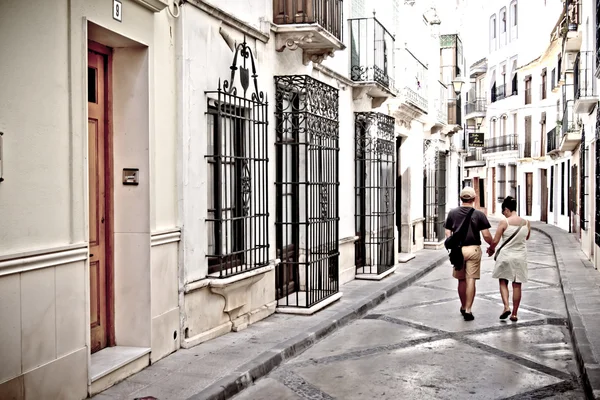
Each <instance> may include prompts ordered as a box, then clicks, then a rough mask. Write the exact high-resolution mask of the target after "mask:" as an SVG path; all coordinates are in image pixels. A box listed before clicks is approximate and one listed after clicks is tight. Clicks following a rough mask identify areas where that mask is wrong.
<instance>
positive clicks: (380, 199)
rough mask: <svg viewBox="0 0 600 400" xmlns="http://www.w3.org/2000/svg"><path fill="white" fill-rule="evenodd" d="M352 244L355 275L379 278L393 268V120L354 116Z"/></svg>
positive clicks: (380, 116)
mask: <svg viewBox="0 0 600 400" xmlns="http://www.w3.org/2000/svg"><path fill="white" fill-rule="evenodd" d="M354 116H355V118H354V122H355V126H354V131H355V135H354V138H355V146H356V151H355V166H356V171H355V181H354V183H355V184H354V187H355V196H356V201H355V226H356V235H357V236H358V241H356V244H355V262H356V264H355V265H356V273H357V276H358V275H360V274H374V275H380V274H382V273H384V272H385V271H387V270H389V269H390V268H392V267H393V266H394V264H395V263H394V239H395V236H394V229H395V228H394V214H395V213H394V207H395V200H394V195H395V182H394V181H395V176H394V173H395V164H396V162H395V143H394V118H393V117H390V116H388V115H385V114H381V113H374V112H362V113H355V114H354Z"/></svg>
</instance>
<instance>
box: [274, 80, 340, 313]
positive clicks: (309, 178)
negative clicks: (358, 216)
mask: <svg viewBox="0 0 600 400" xmlns="http://www.w3.org/2000/svg"><path fill="white" fill-rule="evenodd" d="M275 93H276V108H275V117H276V121H277V126H276V132H277V138H276V142H275V150H276V160H277V161H276V162H277V176H276V179H275V189H276V197H277V207H276V209H277V215H276V219H275V226H276V245H277V257H278V258H279V259H280V260H281V263H280V264H279V265H278V266H277V268H276V270H275V271H276V273H275V279H276V296H277V303H278V305H279V306H285V307H311V306H313V305H315V304H317V303H318V302H320V301H323V300H325V299H326V298H328V297H330V296H332V295H334V294H335V293H337V292H338V290H339V273H338V271H339V227H338V225H339V208H338V205H339V193H338V191H339V171H338V165H339V156H338V154H339V122H338V115H339V108H338V104H339V102H338V96H339V94H338V90H337V89H335V88H333V87H331V86H329V85H326V84H324V83H322V82H320V81H317V80H315V79H313V78H311V77H309V76H305V75H302V76H297V75H294V76H276V77H275Z"/></svg>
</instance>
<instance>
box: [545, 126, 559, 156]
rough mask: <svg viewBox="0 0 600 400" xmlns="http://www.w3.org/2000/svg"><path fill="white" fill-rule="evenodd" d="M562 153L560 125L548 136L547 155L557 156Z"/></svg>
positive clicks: (549, 132)
mask: <svg viewBox="0 0 600 400" xmlns="http://www.w3.org/2000/svg"><path fill="white" fill-rule="evenodd" d="M559 151H560V125H558V126H556V127H555V128H552V129H551V130H550V131H548V133H547V134H546V153H547V154H548V155H553V154H556V153H558V152H559Z"/></svg>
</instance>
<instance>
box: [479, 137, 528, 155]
mask: <svg viewBox="0 0 600 400" xmlns="http://www.w3.org/2000/svg"><path fill="white" fill-rule="evenodd" d="M518 140H519V138H518V135H504V136H498V137H495V138H490V139H485V144H484V145H483V152H484V153H497V152H500V151H512V150H519V143H518Z"/></svg>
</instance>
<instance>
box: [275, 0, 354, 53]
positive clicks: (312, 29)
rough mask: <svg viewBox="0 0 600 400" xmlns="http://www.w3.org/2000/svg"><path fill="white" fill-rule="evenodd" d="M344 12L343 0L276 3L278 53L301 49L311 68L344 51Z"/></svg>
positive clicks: (302, 0)
mask: <svg viewBox="0 0 600 400" xmlns="http://www.w3.org/2000/svg"><path fill="white" fill-rule="evenodd" d="M342 10H343V0H273V23H274V24H275V28H274V31H275V34H276V48H277V51H279V52H282V51H284V50H285V49H286V48H287V49H290V50H296V49H298V48H301V49H302V50H303V54H302V58H303V60H302V61H303V63H304V65H308V63H309V62H311V61H312V62H313V63H321V62H322V61H323V60H324V59H325V58H327V57H332V56H333V53H334V52H335V51H337V50H343V49H345V48H346V46H345V45H344V43H342V38H343V36H342V21H343V15H342Z"/></svg>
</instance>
